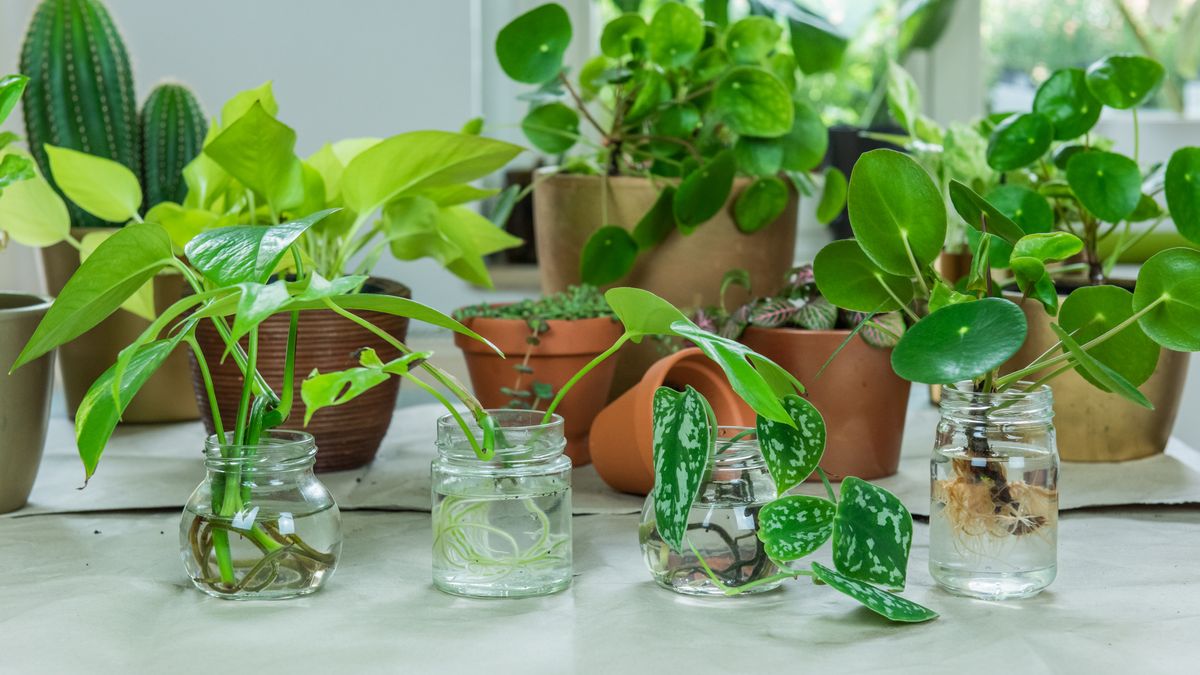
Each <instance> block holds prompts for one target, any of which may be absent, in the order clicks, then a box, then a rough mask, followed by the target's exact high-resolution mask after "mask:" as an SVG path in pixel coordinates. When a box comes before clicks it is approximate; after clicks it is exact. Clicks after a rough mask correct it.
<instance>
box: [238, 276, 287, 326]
mask: <svg viewBox="0 0 1200 675" xmlns="http://www.w3.org/2000/svg"><path fill="white" fill-rule="evenodd" d="M238 288H240V289H241V296H240V297H239V298H238V307H237V315H235V316H234V319H233V328H232V329H231V331H230V332H231V333H232V335H231V338H232V339H233V340H237V339H240V338H241V337H242V336H243V335H245V334H246V333H249V332H250V329H251V328H254V327H255V326H257V325H259V324H260V323H262V322H263V321H265V320H266V319H267V317H269V316H271V315H272V314H276V313H278V312H279V311H280V310H281V309H283V308H284V307H285V306H286V305H287V304H288V302H290V301H291V299H292V297H291V295H289V294H288V289H287V283H286V282H284V281H276V282H274V283H271V284H260V283H255V282H252V281H247V282H243V283H240V284H238Z"/></svg>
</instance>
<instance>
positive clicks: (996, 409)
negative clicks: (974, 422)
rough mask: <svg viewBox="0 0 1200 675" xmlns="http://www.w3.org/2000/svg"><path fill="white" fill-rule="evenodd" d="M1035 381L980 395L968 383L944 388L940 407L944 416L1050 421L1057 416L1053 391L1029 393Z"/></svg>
mask: <svg viewBox="0 0 1200 675" xmlns="http://www.w3.org/2000/svg"><path fill="white" fill-rule="evenodd" d="M1032 384H1033V383H1032V382H1028V381H1025V380H1022V381H1020V382H1017V383H1016V384H1015V385H1014V386H1013V387H1010V388H1008V389H1005V390H1004V391H998V392H977V391H975V389H974V387H973V386H972V384H971V383H970V382H969V381H963V382H955V383H953V384H946V385H943V386H942V398H941V401H940V402H939V404H938V407H939V408H941V410H942V413H943V414H944V415H951V416H962V415H964V414H965V416H966V417H969V418H979V417H980V416H982V417H985V418H990V417H996V418H998V419H999V418H1003V419H1006V420H1012V419H1015V418H1018V417H1021V418H1025V419H1026V420H1028V421H1038V420H1048V419H1050V418H1052V417H1053V416H1054V392H1053V390H1051V389H1050V387H1049V386H1048V385H1045V384H1042V385H1038V386H1037V388H1035V389H1032V390H1030V389H1029V387H1030V386H1031V385H1032Z"/></svg>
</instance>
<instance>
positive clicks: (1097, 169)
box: [1067, 150, 1142, 223]
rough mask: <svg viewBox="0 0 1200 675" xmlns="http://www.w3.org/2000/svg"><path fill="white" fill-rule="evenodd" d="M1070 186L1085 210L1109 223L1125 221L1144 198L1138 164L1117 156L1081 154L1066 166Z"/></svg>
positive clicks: (1114, 154)
mask: <svg viewBox="0 0 1200 675" xmlns="http://www.w3.org/2000/svg"><path fill="white" fill-rule="evenodd" d="M1067 184H1069V185H1070V186H1071V191H1072V192H1074V193H1075V196H1076V197H1078V198H1079V201H1080V202H1081V203H1082V204H1083V206H1084V208H1086V209H1087V210H1088V211H1090V212H1092V213H1093V214H1094V215H1095V216H1096V217H1097V218H1100V219H1101V220H1103V221H1105V222H1109V223H1116V222H1120V221H1121V220H1124V219H1125V217H1126V216H1128V215H1129V214H1130V213H1133V210H1134V209H1135V208H1137V205H1138V201H1139V200H1140V199H1141V198H1142V173H1141V171H1139V170H1138V166H1137V163H1135V162H1134V161H1133V160H1132V159H1129V158H1128V157H1126V156H1124V155H1118V154H1116V153H1115V152H1101V151H1099V150H1096V151H1091V152H1081V153H1079V154H1077V155H1075V156H1074V157H1072V158H1071V159H1070V160H1069V161H1068V162H1067Z"/></svg>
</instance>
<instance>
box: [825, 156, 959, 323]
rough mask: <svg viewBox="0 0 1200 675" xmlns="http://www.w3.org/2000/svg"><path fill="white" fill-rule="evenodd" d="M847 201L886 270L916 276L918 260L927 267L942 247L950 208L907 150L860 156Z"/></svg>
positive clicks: (870, 251) (857, 231)
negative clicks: (905, 152)
mask: <svg viewBox="0 0 1200 675" xmlns="http://www.w3.org/2000/svg"><path fill="white" fill-rule="evenodd" d="M848 206H849V211H850V225H851V227H852V228H853V229H854V236H855V237H856V238H857V239H858V243H859V244H860V245H861V246H862V249H863V251H865V252H866V254H867V256H869V257H870V258H871V260H873V261H874V262H875V264H876V265H878V266H879V267H880V268H882V269H883V270H884V271H885V272H890V273H891V274H898V275H901V276H905V277H913V276H916V275H917V274H920V273H922V272H921V271H919V270H916V269H914V265H915V266H917V267H921V268H922V269H923V268H924V267H925V266H927V265H929V264H930V263H931V262H933V261H934V260H935V259H936V258H937V256H938V255H939V254H940V253H941V251H942V245H943V244H944V243H945V241H946V208H945V205H944V202H943V201H942V194H941V191H940V190H938V188H937V186H936V185H934V183H933V179H932V178H930V177H929V174H928V173H927V172H926V171H925V169H924V168H922V167H921V165H920V164H918V163H917V161H916V160H914V159H913V158H912V157H910V156H908V155H905V154H901V153H899V152H896V151H895V150H886V149H884V150H872V151H870V152H867V153H865V154H863V155H862V156H861V157H859V159H858V162H856V163H855V165H854V170H853V171H852V172H851V174H850V192H849V199H848ZM833 302H834V303H835V304H837V301H833ZM865 311H870V310H869V309H868V310H865Z"/></svg>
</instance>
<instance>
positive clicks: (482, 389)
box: [454, 318, 624, 466]
mask: <svg viewBox="0 0 1200 675" xmlns="http://www.w3.org/2000/svg"><path fill="white" fill-rule="evenodd" d="M463 323H464V324H465V325H466V326H467V327H469V328H470V329H471V330H473V331H475V332H476V333H479V334H480V335H482V336H483V337H485V338H487V339H488V340H491V341H492V344H494V345H496V346H497V347H499V348H500V350H501V351H503V352H504V354H505V355H506V356H507V358H501V357H500V355H499V354H497V353H496V352H494V351H492V349H491V348H489V347H488V346H487V345H485V344H483V343H482V342H480V341H478V340H472V339H471V338H469V337H467V336H465V335H459V334H457V333H456V334H455V335H454V343H455V344H456V345H458V348H459V349H461V350H462V351H463V355H464V356H465V357H466V360H467V371H468V372H469V373H470V375H471V386H472V388H473V389H474V390H475V396H476V398H478V399H479V401H480V402H481V403H482V404H483V407H485V408H491V409H497V408H511V407H512V401H513V400H514V396H513V395H512V394H511V393H509V392H508V391H505V390H526V391H529V390H531V387H532V385H533V383H534V382H539V383H545V384H548V385H550V387H551V388H552V389H553V391H554V393H556V394H557V393H558V390H559V389H560V388H561V387H562V386H563V385H564V384H566V383H567V380H569V379H571V376H573V375H574V374H575V373H576V372H578V371H579V369H581V368H583V366H585V365H587V363H588V362H589V361H591V360H592V359H593V358H595V357H596V356H597V355H599V354H600V353H601V352H603V351H604V350H606V349H608V348H609V347H611V346H612V345H613V343H614V342H616V341H617V339H618V338H620V337H621V333H622V332H624V328H623V327H622V326H621V324H620V323H618V322H617V321H615V320H613V319H610V318H599V319H579V320H576V321H547V322H546V323H548V324H549V325H550V329H549V330H547V331H545V332H543V333H540V334H539V335H538V341H539V344H537V345H530V344H528V342H526V339H527V338H529V337H530V336H531V335H532V334H533V333H532V331H531V330H530V328H529V325H528V324H527V323H526V322H525V321H524V320H523V319H486V318H469V319H466V320H465V321H463ZM526 352H528V356H529V358H528V361H526V360H525V356H526ZM522 363H524V364H525V365H527V366H528V367H529V368H532V369H533V372H532V373H521V372H518V371H517V369H515V368H514V367H513V366H515V365H519V364H522ZM615 369H616V359H612V358H609V359H606V360H605V361H603V362H602V363H600V365H598V366H596V368H594V369H593V370H592V371H590V372H589V373H588V374H587V375H585V376H584V377H583V379H581V380H579V382H577V383H576V384H575V385H574V386H573V387H572V388H571V391H570V392H568V393H567V395H566V397H564V398H563V400H562V403H560V404H559V406H558V409H557V410H556V411H555V412H557V413H558V414H559V415H562V417H563V421H564V425H565V429H564V434H565V435H566V437H567V456H568V457H570V458H571V461H572V462H574V463H575V465H576V466H581V465H583V464H587V463H589V462H590V461H591V454H590V452H589V451H588V430H589V429H591V427H592V420H593V419H595V418H596V413H598V412H600V409H601V408H603V407H604V403H605V401H606V400H608V390H609V388H610V387H611V386H612V379H613V372H614V370H615ZM524 401H525V402H526V403H529V404H533V406H534V407H535V408H537V409H539V410H545V409H546V406H548V405H549V404H550V401H549V400H547V399H534V400H529V399H525V400H524Z"/></svg>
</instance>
